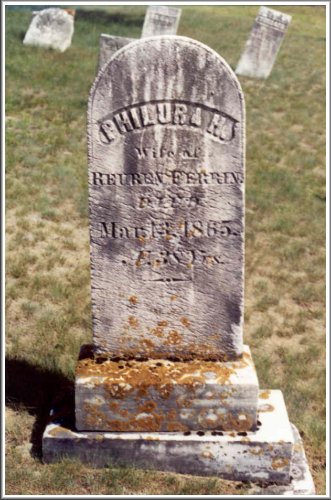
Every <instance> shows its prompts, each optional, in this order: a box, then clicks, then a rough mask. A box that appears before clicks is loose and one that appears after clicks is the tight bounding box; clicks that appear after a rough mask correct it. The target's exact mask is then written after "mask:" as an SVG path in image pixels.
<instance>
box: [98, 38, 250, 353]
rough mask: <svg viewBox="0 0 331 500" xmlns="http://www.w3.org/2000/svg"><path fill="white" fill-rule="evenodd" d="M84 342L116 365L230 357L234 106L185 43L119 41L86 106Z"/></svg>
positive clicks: (235, 216) (219, 71)
mask: <svg viewBox="0 0 331 500" xmlns="http://www.w3.org/2000/svg"><path fill="white" fill-rule="evenodd" d="M88 142H89V206H90V236H91V269H92V307H93V344H94V349H95V351H96V353H100V354H102V353H105V354H107V355H111V356H113V357H122V358H138V359H139V358H140V359H145V358H171V359H194V358H200V359H211V360H212V359H224V358H229V359H231V358H235V357H236V356H238V355H240V354H241V353H242V340H243V339H242V337H243V335H242V329H243V265H244V262H243V261H244V151H245V148H244V102H243V95H242V92H241V89H240V85H239V83H238V80H237V78H236V76H235V75H234V73H233V71H232V70H231V68H230V67H229V66H228V65H227V63H226V62H225V61H224V60H223V59H222V58H221V57H220V56H219V55H218V54H216V52H214V51H213V50H211V49H209V48H208V47H206V46H204V45H202V44H201V43H199V42H196V41H193V40H191V39H189V38H185V37H177V36H162V37H153V38H148V39H141V40H139V41H136V42H133V43H130V44H129V45H126V46H125V47H124V48H122V49H120V50H119V51H118V52H117V53H116V54H115V55H114V56H113V58H112V59H111V60H110V61H109V63H108V65H105V66H104V67H103V69H102V70H101V71H100V73H99V74H98V77H97V79H96V80H95V83H94V85H93V87H92V90H91V94H90V98H89V113H88Z"/></svg>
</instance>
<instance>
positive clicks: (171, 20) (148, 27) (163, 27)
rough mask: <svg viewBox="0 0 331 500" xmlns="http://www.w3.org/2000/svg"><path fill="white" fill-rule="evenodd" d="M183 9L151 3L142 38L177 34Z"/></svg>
mask: <svg viewBox="0 0 331 500" xmlns="http://www.w3.org/2000/svg"><path fill="white" fill-rule="evenodd" d="M180 15H181V9H175V8H174V7H163V6H161V5H150V6H149V7H148V8H147V11H146V15H145V20H144V25H143V30H142V33H141V38H145V37H148V36H156V35H176V33H177V28H178V24H179V19H180Z"/></svg>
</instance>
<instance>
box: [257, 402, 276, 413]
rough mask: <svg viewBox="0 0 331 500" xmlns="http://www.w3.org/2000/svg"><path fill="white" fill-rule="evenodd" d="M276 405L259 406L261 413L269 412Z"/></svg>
mask: <svg viewBox="0 0 331 500" xmlns="http://www.w3.org/2000/svg"><path fill="white" fill-rule="evenodd" d="M274 409H275V407H274V406H272V405H269V404H265V405H262V406H259V412H261V413H267V412H269V411H274Z"/></svg>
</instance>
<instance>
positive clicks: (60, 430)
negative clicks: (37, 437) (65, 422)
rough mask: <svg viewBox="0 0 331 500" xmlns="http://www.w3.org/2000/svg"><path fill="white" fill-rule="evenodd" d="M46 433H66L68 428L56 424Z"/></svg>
mask: <svg viewBox="0 0 331 500" xmlns="http://www.w3.org/2000/svg"><path fill="white" fill-rule="evenodd" d="M48 433H49V435H50V436H58V435H59V434H63V433H66V434H68V429H66V428H65V427H61V426H60V425H58V426H57V427H54V428H53V429H51V430H50V431H49V432H48Z"/></svg>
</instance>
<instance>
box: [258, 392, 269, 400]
mask: <svg viewBox="0 0 331 500" xmlns="http://www.w3.org/2000/svg"><path fill="white" fill-rule="evenodd" d="M259 397H260V398H261V399H269V397H270V391H263V392H260V394H259Z"/></svg>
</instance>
